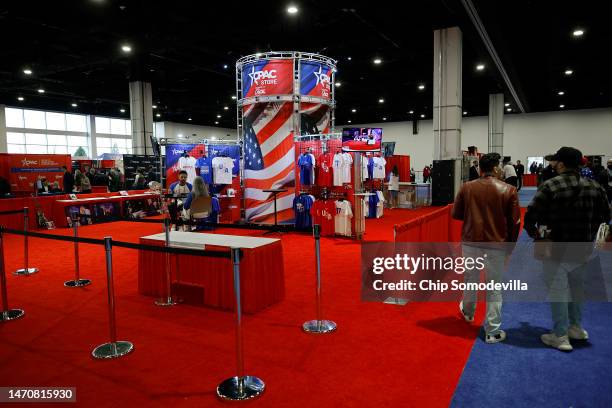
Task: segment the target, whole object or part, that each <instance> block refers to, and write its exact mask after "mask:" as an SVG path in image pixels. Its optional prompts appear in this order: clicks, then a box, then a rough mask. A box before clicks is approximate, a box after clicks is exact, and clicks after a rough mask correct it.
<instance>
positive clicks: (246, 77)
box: [242, 59, 293, 98]
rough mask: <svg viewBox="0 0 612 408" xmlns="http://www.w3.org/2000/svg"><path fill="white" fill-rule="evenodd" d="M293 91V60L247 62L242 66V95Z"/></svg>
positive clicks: (247, 96)
mask: <svg viewBox="0 0 612 408" xmlns="http://www.w3.org/2000/svg"><path fill="white" fill-rule="evenodd" d="M292 93H293V61H292V60H284V59H272V60H263V61H258V62H254V63H252V64H246V65H245V66H244V67H243V68H242V97H243V98H252V97H255V96H268V95H287V94H292Z"/></svg>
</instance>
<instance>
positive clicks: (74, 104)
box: [70, 103, 79, 108]
mask: <svg viewBox="0 0 612 408" xmlns="http://www.w3.org/2000/svg"><path fill="white" fill-rule="evenodd" d="M70 106H72V107H73V108H76V107H77V106H79V105H77V104H76V103H71V104H70Z"/></svg>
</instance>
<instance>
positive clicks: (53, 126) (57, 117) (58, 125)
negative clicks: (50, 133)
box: [45, 112, 66, 130]
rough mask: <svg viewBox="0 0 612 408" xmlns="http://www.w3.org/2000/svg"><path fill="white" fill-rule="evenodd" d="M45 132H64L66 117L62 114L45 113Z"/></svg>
mask: <svg viewBox="0 0 612 408" xmlns="http://www.w3.org/2000/svg"><path fill="white" fill-rule="evenodd" d="M45 116H46V119H47V127H46V129H47V130H66V115H65V114H63V113H55V112H45Z"/></svg>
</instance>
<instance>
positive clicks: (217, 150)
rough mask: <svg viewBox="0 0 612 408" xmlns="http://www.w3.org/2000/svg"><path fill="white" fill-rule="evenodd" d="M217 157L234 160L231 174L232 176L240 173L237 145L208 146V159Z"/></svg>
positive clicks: (238, 148)
mask: <svg viewBox="0 0 612 408" xmlns="http://www.w3.org/2000/svg"><path fill="white" fill-rule="evenodd" d="M217 156H226V157H231V158H232V159H233V160H234V167H233V168H232V174H233V175H234V176H236V175H238V173H240V146H238V145H209V146H208V157H210V158H211V159H212V158H215V157H217Z"/></svg>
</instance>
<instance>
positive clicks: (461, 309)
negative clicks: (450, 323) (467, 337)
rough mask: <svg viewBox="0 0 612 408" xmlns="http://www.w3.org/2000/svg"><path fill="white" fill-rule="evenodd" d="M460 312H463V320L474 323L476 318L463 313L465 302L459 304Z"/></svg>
mask: <svg viewBox="0 0 612 408" xmlns="http://www.w3.org/2000/svg"><path fill="white" fill-rule="evenodd" d="M459 311H460V312H461V316H463V319H465V321H466V322H468V323H472V322H473V321H474V316H468V315H467V314H465V312H464V311H463V300H462V301H461V302H460V303H459Z"/></svg>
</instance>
